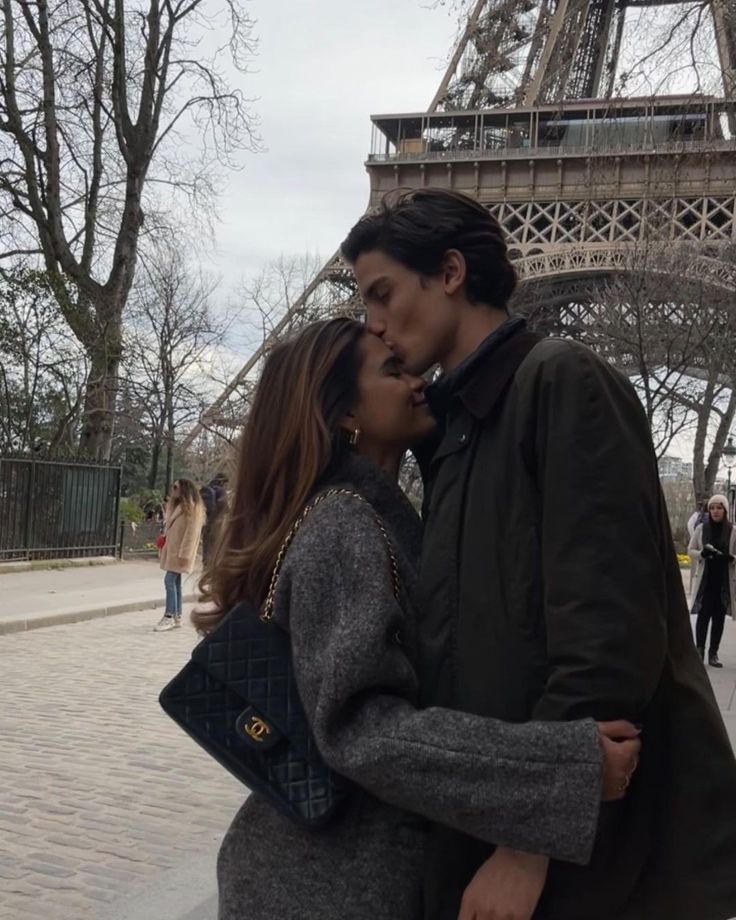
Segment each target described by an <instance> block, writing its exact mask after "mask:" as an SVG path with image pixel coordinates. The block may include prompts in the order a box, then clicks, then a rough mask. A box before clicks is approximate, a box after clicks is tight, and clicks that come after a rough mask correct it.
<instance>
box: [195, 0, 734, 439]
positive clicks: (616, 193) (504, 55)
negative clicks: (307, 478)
mask: <svg viewBox="0 0 736 920" xmlns="http://www.w3.org/2000/svg"><path fill="white" fill-rule="evenodd" d="M458 5H459V6H460V8H461V9H462V10H463V11H464V18H463V19H462V20H461V21H462V23H463V26H462V28H461V31H460V34H459V35H458V40H457V42H456V45H455V48H454V50H453V52H452V55H451V59H450V61H449V66H448V68H447V71H446V73H445V75H444V77H443V79H442V82H441V84H440V86H439V88H438V90H437V92H436V94H435V96H434V98H433V100H432V102H431V104H430V106H429V108H428V110H427V111H426V112H418V113H408V114H400V115H379V116H374V117H373V119H372V121H373V141H372V147H371V152H370V154H369V156H368V161H367V170H368V174H369V177H370V186H371V197H370V203H371V205H375V204H377V203H378V202H379V201H380V200H381V198H382V197H383V196H384V195H385V194H386V193H387V192H389V191H391V190H392V189H396V188H400V187H415V188H418V187H425V186H433V187H438V188H452V189H458V190H460V191H462V192H465V193H467V194H470V195H472V196H474V197H475V198H477V199H478V200H479V201H481V202H482V203H483V204H484V205H486V206H487V207H488V208H489V209H490V211H491V213H493V215H494V216H495V217H496V218H497V219H498V220H499V222H500V223H501V225H502V226H503V227H504V228H505V230H506V233H507V236H508V241H509V246H510V251H511V255H512V258H513V259H514V261H515V264H516V268H517V271H518V274H519V277H520V279H521V281H522V285H521V290H522V292H523V296H522V302H523V301H526V302H527V303H534V304H537V308H536V309H537V314H536V316H535V320H536V321H537V322H538V324H540V325H546V326H547V327H550V328H554V329H555V330H557V331H561V332H565V331H566V330H568V329H569V327H570V326H571V325H574V323H575V321H576V317H578V318H579V312H580V310H581V309H582V310H585V309H587V308H589V304H590V300H591V296H590V291H591V283H594V282H595V281H596V280H600V279H605V278H608V277H611V275H615V274H616V273H621V272H626V271H627V270H628V269H630V264H631V258H632V253H635V252H636V251H637V250H638V249H641V248H642V247H646V249H647V252H650V251H651V252H654V253H655V256H656V253H657V252H659V253H661V255H662V259H661V260H658V259H657V258H656V257H655V258H654V259H652V260H651V270H653V271H660V272H662V273H663V274H664V275H665V276H666V273H667V271H668V269H667V265H670V266H671V264H672V263H671V256H672V253H673V252H677V253H679V255H678V259H679V261H680V268H681V271H684V272H685V274H687V275H690V276H691V277H692V278H693V279H697V281H698V283H700V284H705V285H706V286H709V287H711V288H712V289H713V290H720V291H721V292H726V295H727V296H728V295H729V294H730V295H732V296H733V297H734V300H735V301H736V294H734V292H735V291H736V259H734V258H728V259H727V258H725V257H724V253H725V252H726V251H728V250H729V247H731V251H733V249H735V248H736V197H735V196H736V0H710V2H706V3H700V4H691V3H690V4H688V3H684V2H681V0H477V2H475V0H472V4H471V3H470V2H468V0H466V2H463V0H459V4H458ZM654 7H656V9H655V10H654V11H653V12H652V11H651V10H648V9H647V8H654ZM673 10H674V11H675V12H676V13H678V14H679V13H680V11H682V15H678V16H676V17H673V16H672V15H671V12H672V11H673ZM647 12H648V13H649V15H650V17H652V16H654V17H655V22H656V21H659V22H660V23H661V22H665V21H666V23H667V26H666V28H665V29H664V32H665V38H666V37H667V35H669V40H670V41H671V42H674V43H675V46H676V48H675V52H674V53H675V58H676V59H675V61H674V64H675V65H676V67H675V69H676V70H679V69H680V65H681V63H682V61H683V60H684V55H685V54H687V53H688V51H687V48H688V47H689V48H690V49H691V51H690V53H691V59H692V62H693V64H694V65H695V64H696V63H697V60H696V47H701V46H700V45H699V46H696V44H695V42H694V35H695V31H696V29H697V30H700V31H701V34H702V30H703V29H704V28H705V27H706V26H705V20H706V16H707V19H708V22H709V27H710V29H711V32H710V35H711V42H710V45H711V47H712V49H713V52H714V53H713V61H712V66H711V71H710V72H711V75H712V76H713V75H714V78H713V79H711V80H710V82H711V83H712V84H713V86H712V87H708V88H709V89H712V90H713V91H712V92H708V93H706V92H704V91H703V90H702V87H698V89H699V91H696V92H692V91H690V92H688V93H686V94H679V95H664V94H662V92H661V91H658V90H655V91H653V92H649V94H648V95H641V94H638V95H637V94H636V93H630V92H629V93H626V92H625V90H626V89H627V88H628V86H629V85H630V83H631V75H632V73H636V69H637V66H638V62H637V60H636V58H635V56H633V57H632V55H631V54H629V58H630V60H629V61H628V71H627V73H624V74H622V73H621V70H622V58H623V57H624V52H625V48H624V39H625V35H626V25H627V17H629V19H630V17H632V15H633V16H639V17H641V16H642V14H645V13H647ZM693 16H695V18H694V19H693V18H692V17H693ZM683 27H684V28H685V29H688V28H690V27H692V34H691V35H690V38H689V42H688V41H685V42H684V43H683V42H682V41H680V44H679V45H677V39H676V37H673V36H676V33H677V29H678V28H679V29H680V31H682V29H683ZM648 37H649V36H648V34H638V35H637V36H636V44H637V45H638V44H641V43H643V41H644V39H645V38H648ZM706 43H707V42H706ZM665 44H666V42H665V41H664V40H663V42H662V47H664V45H665ZM659 50H660V51H661V50H662V48H660V49H659ZM659 67H660V73H659V75H658V77H659V78H662V77H666V73H663V71H662V65H661V64H660V65H659ZM665 69H666V68H665ZM698 81H699V82H700V83H702V82H703V81H702V80H701V78H700V73H699V74H698ZM659 82H660V83H661V82H663V80H662V79H660V80H659ZM664 82H666V81H664ZM706 82H707V81H706ZM346 229H347V228H346ZM666 254H669V256H670V261H669V262H668V261H667V259H666V258H665V255H666ZM657 266H659V267H657ZM673 296H674V292H673ZM315 299H317V300H319V303H320V305H321V309H323V310H325V311H326V312H329V311H330V310H334V311H339V312H345V311H346V310H359V306H360V304H359V298H358V297H357V294H356V291H355V287H354V284H353V282H352V277H351V274H350V272H349V270H348V269H347V267H346V266H345V265H344V264H343V263H342V261H341V259H340V256H339V253H338V254H335V255H334V256H333V257H332V258H331V259H330V260H329V261H328V262H327V264H326V265H325V266H324V268H323V269H322V270H321V271H320V272H319V273H318V274H317V276H316V277H315V278H314V280H313V281H312V282H311V284H310V285H309V286H308V287H307V289H306V290H305V291H304V293H303V294H302V295H301V297H300V298H299V299H298V300H297V301H296V302H295V303H294V304H293V305H292V306H291V307H290V309H289V310H288V312H287V313H286V315H285V316H284V317H283V319H282V320H281V321H280V323H279V324H278V325H277V326H276V328H275V329H274V330H273V334H272V336H271V338H270V339H269V340H267V341H266V342H265V343H264V344H263V345H262V346H261V348H259V349H258V350H257V351H256V352H255V353H254V354H253V356H252V357H251V358H250V359H249V361H248V363H247V364H246V365H245V367H244V368H243V369H242V370H241V372H240V373H239V374H238V375H237V377H236V378H235V379H234V380H233V381H232V382H231V383H230V385H229V386H228V387H227V388H226V390H225V391H224V393H223V394H222V395H221V396H220V397H219V399H218V400H217V401H216V402H215V403H214V404H213V405H212V406H211V407H210V409H209V410H208V411H207V412H206V413H205V415H204V416H203V417H202V420H201V423H200V424H199V425H198V426H197V427H196V428H195V429H194V430H193V431H192V432H191V434H190V435H189V438H188V444H191V443H192V442H193V441H194V439H195V438H196V437H197V436H198V435H201V434H202V433H203V432H204V431H206V430H213V429H215V430H217V429H220V430H223V429H225V430H230V431H234V430H235V429H236V428H237V424H238V422H239V421H240V419H241V418H242V416H243V414H244V402H243V401H244V400H247V392H248V391H249V389H250V386H251V385H252V380H253V377H254V375H255V374H256V373H257V370H258V367H259V364H260V361H261V359H262V357H263V355H264V354H265V353H266V352H267V350H268V348H269V347H270V345H271V344H272V342H273V341H274V340H275V339H276V338H277V337H278V336H279V335H280V334H282V333H283V332H284V331H285V330H287V329H288V328H289V327H290V326H291V325H292V324H293V323H294V322H295V321H298V319H299V317H300V315H302V314H306V313H309V307H310V304H313V303H314V302H315ZM540 304H541V305H543V306H542V308H541V310H540V308H539V305H540Z"/></svg>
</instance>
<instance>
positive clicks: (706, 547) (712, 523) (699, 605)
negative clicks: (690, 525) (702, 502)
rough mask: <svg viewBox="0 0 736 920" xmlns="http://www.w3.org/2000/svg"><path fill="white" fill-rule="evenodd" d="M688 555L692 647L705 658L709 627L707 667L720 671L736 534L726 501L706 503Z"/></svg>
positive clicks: (735, 593) (734, 599)
mask: <svg viewBox="0 0 736 920" xmlns="http://www.w3.org/2000/svg"><path fill="white" fill-rule="evenodd" d="M688 553H689V554H690V558H691V560H692V564H693V567H694V569H695V578H694V584H693V591H692V597H693V607H692V614H693V616H694V617H696V618H697V619H696V620H695V644H696V646H697V648H698V651H699V652H700V657H701V658H703V659H705V643H706V641H707V637H708V627H709V626H710V643H709V646H708V664H709V665H710V666H711V667H712V668H722V667H723V665H722V664H721V661H720V659H719V658H718V649H719V647H720V644H721V637H722V636H723V627H724V625H725V622H726V617H727V616H728V615H729V614H730V615H731V616H732V617H733V618H734V619H736V531H735V530H734V528H733V525H732V524H731V522H730V521H729V520H728V499H727V498H726V496H725V495H714V496H713V497H712V498H710V499H709V500H708V517H707V518H706V520H705V522H704V523H703V524H699V525H698V526H697V527H696V528H695V532H694V533H693V536H692V539H691V540H690V545H689V546H688Z"/></svg>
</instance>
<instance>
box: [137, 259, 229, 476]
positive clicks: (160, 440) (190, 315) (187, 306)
mask: <svg viewBox="0 0 736 920" xmlns="http://www.w3.org/2000/svg"><path fill="white" fill-rule="evenodd" d="M216 288H217V282H216V281H215V280H213V279H212V278H209V277H208V276H207V275H205V274H203V273H202V272H198V271H195V270H193V269H191V268H190V267H189V266H188V265H187V260H186V256H184V255H182V253H181V252H180V251H179V250H178V249H175V248H173V247H169V246H166V247H159V248H158V249H157V250H156V251H155V252H154V253H153V255H152V257H150V258H148V257H145V258H144V259H143V267H142V271H141V273H140V276H139V281H137V282H136V285H135V287H134V289H133V293H132V296H131V299H130V304H129V311H128V319H127V323H126V326H127V333H126V357H125V368H126V371H127V380H126V382H125V384H124V386H125V388H126V391H127V392H128V393H129V394H130V397H131V402H132V404H134V405H135V404H137V405H139V406H140V407H141V411H142V412H143V414H144V416H145V419H146V426H147V428H148V430H149V432H150V443H151V457H150V470H149V481H148V485H149V488H155V486H156V484H157V482H158V479H159V467H160V463H161V459H162V455H163V457H164V458H165V459H164V469H165V474H164V481H165V482H166V483H170V482H171V479H172V475H173V468H174V451H175V447H176V441H177V434H178V432H179V431H180V429H181V428H183V427H186V426H187V425H189V424H191V423H192V422H193V421H194V420H195V419H196V418H198V417H199V415H200V413H201V411H202V408H203V406H204V405H205V403H206V401H207V399H208V398H211V395H212V392H213V391H214V390H215V384H214V383H213V381H212V376H211V369H212V367H213V365H217V363H218V360H219V359H218V350H219V349H221V348H222V345H223V343H224V341H225V340H226V338H227V335H228V332H229V330H230V328H231V326H232V323H233V320H234V315H233V314H232V313H228V312H221V313H218V312H217V311H216V310H215V309H214V306H213V303H212V296H213V294H214V292H215V290H216Z"/></svg>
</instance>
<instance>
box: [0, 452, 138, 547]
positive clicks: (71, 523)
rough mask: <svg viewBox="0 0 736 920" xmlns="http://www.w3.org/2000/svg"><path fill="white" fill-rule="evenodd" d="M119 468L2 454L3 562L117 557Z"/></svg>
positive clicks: (0, 537) (0, 520) (0, 532)
mask: <svg viewBox="0 0 736 920" xmlns="http://www.w3.org/2000/svg"><path fill="white" fill-rule="evenodd" d="M120 476H121V469H120V467H118V466H112V465H110V464H101V463H90V462H85V461H81V460H47V459H36V458H34V457H25V456H23V457H19V456H13V455H10V456H8V455H2V456H0V561H9V560H33V559H69V558H76V557H85V556H114V555H117V552H118V540H117V518H118V506H119V503H120Z"/></svg>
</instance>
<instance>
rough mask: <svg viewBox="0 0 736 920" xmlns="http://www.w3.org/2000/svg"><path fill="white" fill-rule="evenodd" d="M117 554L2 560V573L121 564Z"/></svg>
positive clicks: (0, 566)
mask: <svg viewBox="0 0 736 920" xmlns="http://www.w3.org/2000/svg"><path fill="white" fill-rule="evenodd" d="M119 564H120V560H119V559H117V558H116V557H115V556H84V557H82V558H81V559H34V560H33V561H31V562H28V561H26V560H23V561H21V562H0V575H13V574H15V573H16V572H44V571H59V570H60V569H83V568H87V567H88V566H97V565H119Z"/></svg>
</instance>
